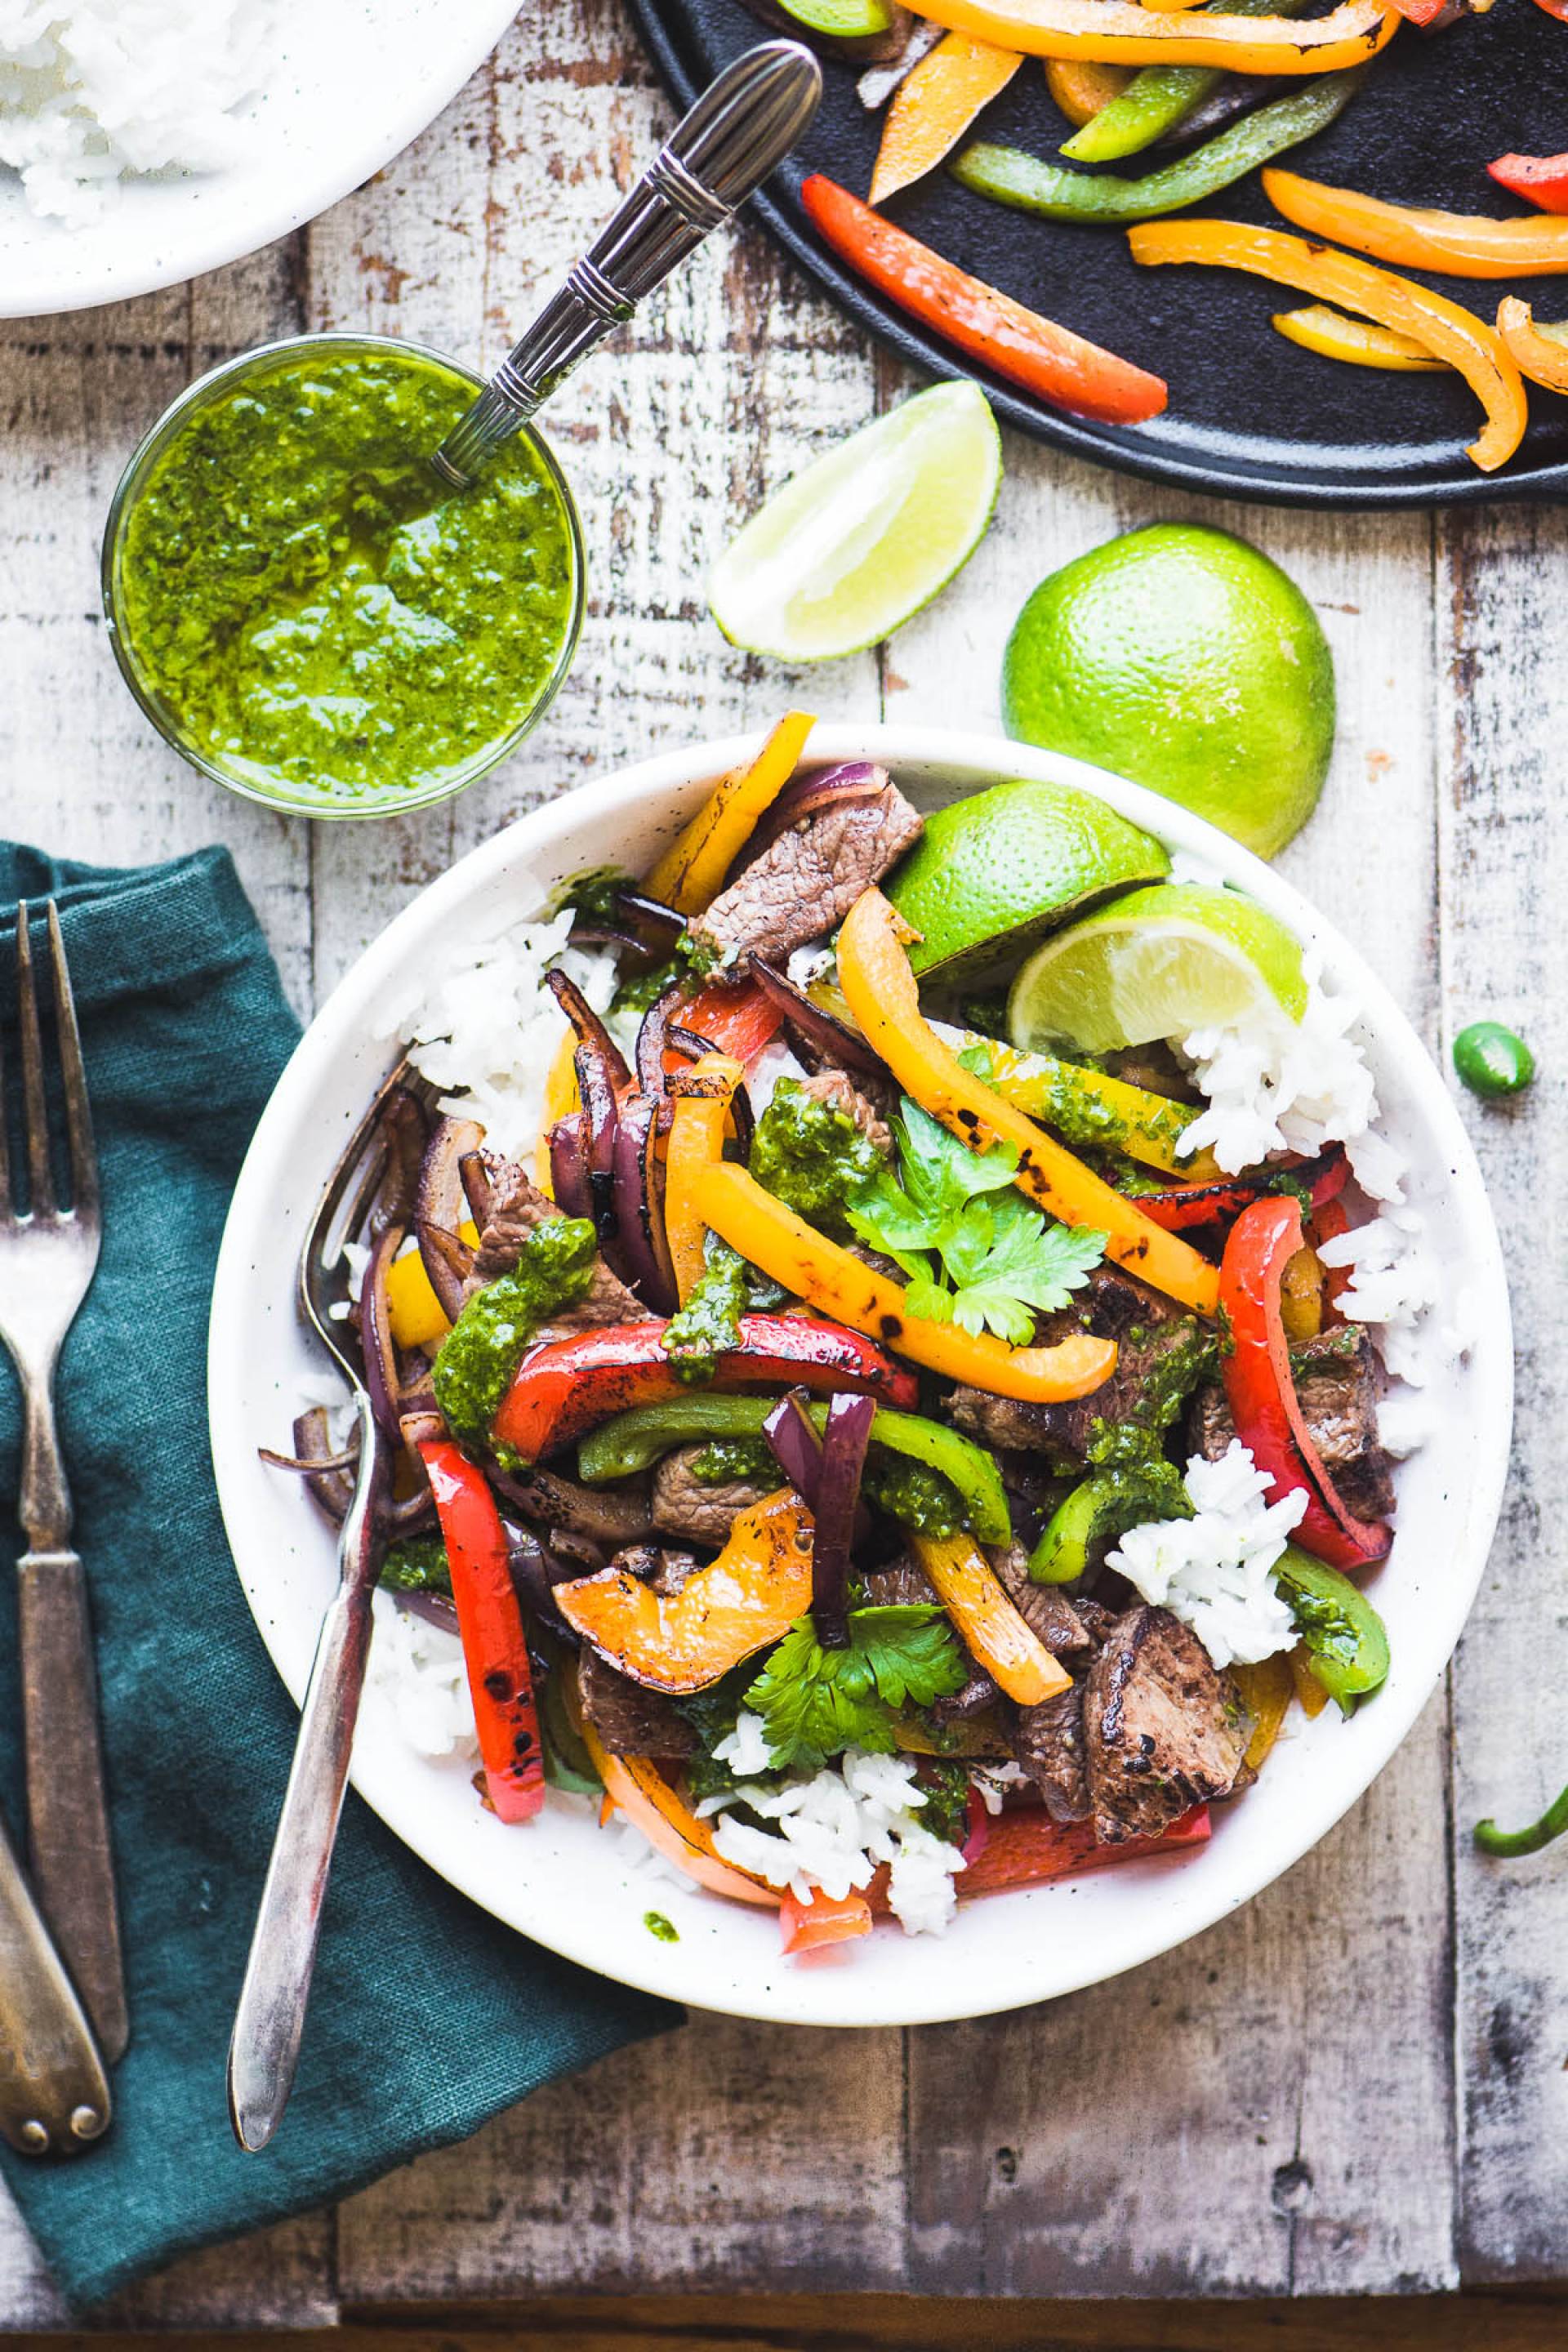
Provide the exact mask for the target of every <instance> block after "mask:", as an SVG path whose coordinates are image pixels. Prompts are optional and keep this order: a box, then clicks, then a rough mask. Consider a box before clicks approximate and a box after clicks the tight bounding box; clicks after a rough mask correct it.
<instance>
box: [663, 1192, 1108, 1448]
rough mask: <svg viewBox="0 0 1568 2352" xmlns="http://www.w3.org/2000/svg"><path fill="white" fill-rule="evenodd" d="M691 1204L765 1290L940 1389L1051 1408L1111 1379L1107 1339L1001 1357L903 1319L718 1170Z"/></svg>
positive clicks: (778, 1205) (892, 1295) (780, 1214)
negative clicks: (869, 1339)
mask: <svg viewBox="0 0 1568 2352" xmlns="http://www.w3.org/2000/svg"><path fill="white" fill-rule="evenodd" d="M698 1199H699V1202H700V1206H701V1210H702V1213H703V1215H704V1217H705V1218H706V1219H707V1221H708V1223H709V1224H710V1225H711V1227H712V1228H713V1231H714V1232H715V1233H716V1234H721V1236H722V1238H723V1239H724V1240H725V1241H727V1242H728V1243H729V1244H730V1246H731V1249H737V1250H739V1251H740V1253H741V1255H742V1257H747V1258H750V1259H751V1261H752V1265H760V1266H761V1267H762V1269H763V1273H764V1274H769V1275H772V1276H773V1280H774V1281H775V1282H782V1283H783V1284H784V1286H785V1288H786V1289H788V1290H793V1291H795V1292H796V1293H797V1294H798V1295H799V1297H802V1298H805V1299H806V1300H807V1301H809V1303H810V1304H811V1305H812V1306H813V1307H819V1308H820V1309H821V1310H822V1312H823V1313H824V1314H831V1315H832V1316H833V1317H834V1318H836V1320H837V1321H838V1322H840V1323H847V1325H848V1326H849V1328H850V1329H851V1330H855V1331H863V1332H865V1333H866V1334H867V1335H868V1336H871V1335H874V1336H875V1337H876V1338H877V1339H880V1340H882V1341H883V1342H884V1343H885V1344H886V1345H887V1346H888V1347H889V1348H893V1349H897V1351H898V1353H899V1354H900V1356H907V1357H908V1358H909V1360H910V1362H911V1363H915V1364H923V1365H924V1366H925V1368H926V1370H928V1371H932V1372H940V1373H941V1374H942V1378H943V1379H944V1380H949V1381H963V1383H964V1384H965V1385H966V1386H968V1387H971V1388H978V1389H985V1390H988V1391H990V1393H991V1394H992V1395H993V1396H1005V1397H1022V1398H1026V1399H1032V1400H1033V1401H1034V1402H1037V1403H1040V1404H1056V1403H1060V1402H1064V1401H1066V1400H1068V1399H1069V1398H1072V1397H1080V1396H1091V1395H1092V1394H1093V1392H1094V1391H1095V1390H1096V1389H1098V1388H1103V1387H1104V1385H1105V1383H1106V1381H1108V1380H1109V1379H1110V1375H1111V1373H1112V1372H1113V1371H1114V1370H1115V1369H1116V1343H1115V1341H1114V1340H1113V1339H1091V1338H1090V1337H1089V1335H1088V1334H1087V1333H1081V1332H1075V1333H1074V1334H1073V1336H1072V1337H1071V1338H1070V1339H1063V1340H1060V1341H1058V1344H1057V1345H1056V1346H1055V1347H1054V1348H1009V1347H1008V1345H1007V1343H1006V1341H1005V1340H1004V1339H994V1338H993V1337H992V1335H991V1333H990V1332H989V1331H981V1332H971V1331H965V1330H964V1329H963V1326H962V1325H961V1324H958V1323H932V1322H929V1321H927V1320H926V1319H925V1318H923V1317H921V1316H918V1315H911V1314H910V1312H909V1310H908V1308H907V1307H906V1306H905V1304H904V1292H903V1288H902V1286H901V1285H900V1284H899V1283H896V1282H891V1281H889V1278H888V1276H886V1275H885V1274H879V1273H878V1272H877V1269H876V1268H875V1267H874V1266H869V1265H862V1264H861V1262H860V1260H859V1259H858V1257H852V1256H851V1255H850V1254H849V1252H848V1251H847V1250H846V1249H840V1248H839V1246H838V1244H837V1242H830V1241H828V1240H827V1239H826V1237H825V1236H824V1235H823V1234H819V1233H817V1232H816V1230H815V1229H814V1228H813V1227H812V1226H810V1225H808V1224H807V1223H806V1222H805V1218H804V1217H797V1216H796V1215H795V1211H794V1210H793V1209H786V1208H785V1206H784V1202H782V1201H778V1200H775V1199H774V1198H773V1194H772V1193H771V1192H764V1191H763V1187H762V1186H761V1185H760V1184H759V1183H758V1182H757V1181H756V1179H755V1178H754V1177H752V1176H749V1175H748V1174H747V1173H746V1171H745V1170H744V1169H743V1168H736V1167H732V1166H731V1163H730V1162H729V1161H728V1160H725V1161H722V1162H721V1163H720V1164H719V1165H718V1166H716V1167H712V1168H710V1169H708V1170H707V1171H705V1172H704V1173H703V1174H702V1175H701V1176H700V1177H699V1178H698ZM829 1301H831V1302H832V1303H831V1305H829V1303H828V1302H829Z"/></svg>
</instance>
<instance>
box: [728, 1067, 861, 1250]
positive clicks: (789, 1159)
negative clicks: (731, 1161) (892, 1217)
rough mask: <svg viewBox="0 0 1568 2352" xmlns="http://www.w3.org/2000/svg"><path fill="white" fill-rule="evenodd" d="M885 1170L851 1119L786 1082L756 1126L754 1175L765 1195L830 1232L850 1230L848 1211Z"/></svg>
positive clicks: (794, 1082)
mask: <svg viewBox="0 0 1568 2352" xmlns="http://www.w3.org/2000/svg"><path fill="white" fill-rule="evenodd" d="M885 1166H886V1162H885V1160H883V1158H882V1155H881V1153H880V1152H879V1150H878V1149H877V1147H876V1145H875V1144H874V1143H872V1142H870V1141H869V1140H868V1138H867V1137H865V1136H863V1135H862V1134H861V1132H860V1130H859V1129H858V1127H857V1126H856V1124H855V1122H854V1120H853V1119H852V1118H847V1117H846V1115H845V1113H844V1112H843V1111H841V1110H834V1109H833V1108H832V1107H831V1106H830V1105H829V1104H827V1103H822V1102H818V1101H817V1100H816V1097H814V1096H812V1095H808V1094H804V1093H803V1092H802V1091H801V1087H800V1082H799V1080H798V1079H796V1078H781V1079H780V1080H779V1083H778V1085H777V1087H775V1088H774V1089H773V1100H772V1101H771V1102H770V1103H769V1105H768V1107H767V1108H766V1110H765V1111H764V1112H763V1115H762V1117H761V1118H760V1119H759V1120H758V1121H757V1131H756V1134H755V1136H754V1137H753V1138H752V1158H751V1171H752V1175H753V1176H754V1177H755V1179H756V1181H757V1182H758V1183H759V1184H760V1185H762V1187H763V1191H764V1192H772V1193H773V1197H774V1198H775V1200H780V1201H783V1202H784V1204H785V1206H786V1207H787V1208H791V1209H794V1210H795V1213H796V1214H797V1215H798V1216H802V1217H804V1218H805V1221H806V1223H808V1224H812V1225H818V1226H820V1227H822V1228H823V1230H824V1231H825V1232H828V1233H842V1232H845V1231H847V1226H846V1224H845V1220H844V1211H845V1208H846V1206H847V1203H848V1202H850V1201H852V1200H853V1199H854V1198H855V1196H856V1194H857V1193H858V1192H861V1191H862V1190H863V1189H864V1187H865V1185H866V1184H867V1182H868V1181H869V1179H870V1178H871V1177H873V1176H875V1175H876V1174H877V1173H878V1172H879V1170H881V1169H882V1168H883V1167H885Z"/></svg>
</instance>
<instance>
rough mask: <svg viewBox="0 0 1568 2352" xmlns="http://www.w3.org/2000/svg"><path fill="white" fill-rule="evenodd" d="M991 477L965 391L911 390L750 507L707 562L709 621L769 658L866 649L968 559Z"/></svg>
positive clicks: (970, 391) (978, 394) (976, 410)
mask: <svg viewBox="0 0 1568 2352" xmlns="http://www.w3.org/2000/svg"><path fill="white" fill-rule="evenodd" d="M1001 480H1002V436H1001V435H1000V434H999V433H998V432H997V430H996V420H995V418H994V416H993V415H992V414H991V408H990V404H989V403H988V402H987V400H986V398H985V395H984V393H983V392H982V391H981V390H980V388H979V386H978V385H977V384H973V383H941V384H938V385H937V386H936V387H935V388H934V390H932V391H931V392H922V393H918V394H916V395H915V397H914V398H913V399H912V400H906V401H905V402H904V403H903V404H902V405H901V406H900V407H898V408H895V409H892V410H890V411H889V414H888V415H886V416H879V417H878V418H877V420H876V422H875V423H874V424H872V425H862V427H861V429H860V430H859V432H858V433H852V434H851V435H850V436H849V438H848V439H847V441H841V442H839V444H838V446H837V448H833V449H829V450H827V451H826V454H825V455H824V456H822V457H818V458H817V459H816V461H815V462H814V463H813V464H812V465H809V466H808V467H806V469H805V473H804V474H797V475H796V476H795V479H794V480H793V481H790V482H786V483H785V484H784V488H783V489H782V490H778V491H775V492H774V494H773V497H772V498H771V499H769V500H768V502H767V504H766V505H765V506H763V507H761V508H759V509H758V510H757V512H756V513H755V514H754V515H753V516H752V520H751V521H750V522H749V523H747V524H746V526H745V528H744V530H742V532H741V533H740V535H739V537H738V538H736V539H734V540H733V541H731V544H730V546H729V548H728V549H727V550H726V551H725V552H724V554H722V555H721V557H720V559H719V562H717V564H716V565H715V566H714V569H713V574H712V577H711V579H710V582H709V586H708V601H709V604H710V606H711V607H712V612H713V618H714V619H715V620H716V621H717V622H718V624H719V626H720V627H721V629H722V630H723V632H724V635H726V636H727V637H728V638H729V639H730V641H731V644H732V645H737V646H745V647H746V648H747V650H748V651H749V652H751V653H758V654H774V655H776V656H778V657H779V659H780V660H781V661H792V662H800V661H833V660H836V659H837V658H838V656H841V655H844V654H853V653H858V652H860V651H861V649H862V648H863V647H864V646H874V645H877V644H879V642H880V641H881V639H882V638H883V637H885V636H887V635H888V634H889V631H890V630H893V629H896V628H899V627H900V626H901V625H902V624H903V623H904V622H905V621H908V620H911V619H912V618H913V616H914V615H915V614H917V613H918V612H919V611H920V610H921V606H922V605H924V604H930V603H931V598H932V597H933V596H934V595H935V594H936V593H937V592H938V590H939V589H941V588H943V587H945V586H946V584H947V583H948V582H949V581H950V580H951V579H952V575H953V573H954V572H957V571H958V569H959V568H960V566H961V565H962V564H963V563H964V562H967V561H968V559H969V557H970V556H971V555H972V554H973V551H974V550H975V548H976V547H977V546H978V545H979V543H980V541H981V539H982V537H983V536H984V530H985V526H986V524H987V523H988V522H989V521H990V520H991V509H992V508H993V507H994V504H995V502H996V492H997V489H998V487H999V486H1000V484H1001Z"/></svg>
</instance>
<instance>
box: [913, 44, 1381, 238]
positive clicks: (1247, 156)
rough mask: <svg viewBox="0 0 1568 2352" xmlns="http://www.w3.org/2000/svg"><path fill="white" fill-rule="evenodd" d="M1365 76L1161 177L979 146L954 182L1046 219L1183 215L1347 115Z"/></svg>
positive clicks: (1273, 109)
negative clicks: (1092, 169)
mask: <svg viewBox="0 0 1568 2352" xmlns="http://www.w3.org/2000/svg"><path fill="white" fill-rule="evenodd" d="M1362 70H1363V69H1361V68H1357V69H1356V70H1355V71H1354V72H1352V73H1336V74H1324V75H1323V76H1322V77H1321V79H1319V80H1317V81H1313V82H1309V83H1308V85H1307V87H1306V88H1305V89H1299V90H1292V91H1291V92H1290V94H1289V97H1287V98H1277V99H1273V100H1270V102H1269V104H1268V105H1267V106H1260V107H1259V108H1258V111H1257V113H1256V114H1247V115H1244V116H1243V117H1242V119H1241V121H1239V122H1232V123H1230V124H1229V125H1227V127H1226V129H1225V130H1224V131H1216V132H1215V136H1214V137H1213V138H1212V139H1208V140H1205V142H1204V144H1203V145H1202V146H1201V147H1194V149H1193V151H1192V152H1191V154H1189V155H1182V156H1179V157H1178V158H1177V160H1176V161H1175V162H1174V163H1167V164H1166V165H1165V166H1164V167H1163V170H1161V171H1158V172H1146V173H1144V174H1143V176H1142V179H1137V180H1123V179H1119V178H1117V177H1115V176H1114V175H1112V174H1109V173H1099V174H1096V173H1089V172H1071V171H1068V172H1064V171H1063V170H1062V168H1061V165H1060V164H1059V163H1042V162H1041V160H1040V159H1039V157H1038V156H1036V155H1026V154H1025V153H1024V152H1023V151H1022V150H1021V149H1020V148H1017V147H993V146H990V145H988V144H987V143H986V142H984V140H976V141H975V142H974V143H973V146H969V147H966V148H965V149H964V150H963V153H962V154H961V155H960V156H959V157H958V158H957V160H956V162H955V163H953V164H952V167H951V168H952V176H953V178H954V179H955V180H957V181H959V182H960V183H961V184H962V185H963V186H964V187H966V188H973V190H974V192H975V194H977V195H982V196H990V197H992V198H993V199H994V202H995V203H997V204H999V205H1016V207H1017V208H1018V209H1019V210H1020V211H1021V212H1027V213H1042V214H1044V215H1045V217H1046V218H1047V220H1068V221H1091V222H1092V221H1103V222H1108V223H1113V224H1120V223H1121V222H1124V221H1142V220H1153V219H1155V218H1156V217H1157V216H1158V215H1160V214H1162V213H1173V212H1179V211H1181V209H1182V207H1183V206H1184V205H1195V204H1197V203H1198V202H1199V201H1200V199H1201V198H1203V197H1205V196H1212V195H1215V194H1217V193H1218V191H1219V190H1220V189H1221V188H1228V187H1229V186H1230V185H1231V184H1232V182H1233V181H1236V180H1239V179H1242V178H1244V177H1245V176H1246V174H1247V173H1248V172H1250V171H1252V170H1253V169H1254V168H1255V167H1256V166H1257V165H1258V164H1259V163H1268V160H1269V158H1270V157H1271V156H1274V155H1282V154H1283V153H1284V152H1285V151H1286V149H1287V148H1288V147H1299V146H1300V143H1301V142H1302V140H1303V139H1310V138H1312V137H1313V136H1314V135H1315V134H1316V133H1317V132H1318V131H1321V130H1324V129H1325V128H1326V127H1327V125H1328V124H1329V123H1331V122H1332V121H1333V120H1334V118H1335V116H1336V115H1338V114H1342V112H1343V111H1344V109H1345V108H1346V106H1347V105H1348V104H1349V103H1350V100H1351V99H1352V97H1353V96H1354V94H1355V91H1356V89H1358V87H1359V86H1360V82H1361V79H1362Z"/></svg>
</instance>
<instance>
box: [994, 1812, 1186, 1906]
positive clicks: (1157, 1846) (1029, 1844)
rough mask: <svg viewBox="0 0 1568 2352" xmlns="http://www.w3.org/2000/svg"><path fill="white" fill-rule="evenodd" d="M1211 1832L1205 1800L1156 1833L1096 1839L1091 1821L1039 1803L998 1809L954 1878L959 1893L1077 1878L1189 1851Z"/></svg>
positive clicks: (1000, 1892) (1005, 1889)
mask: <svg viewBox="0 0 1568 2352" xmlns="http://www.w3.org/2000/svg"><path fill="white" fill-rule="evenodd" d="M1212 1833H1213V1830H1212V1823H1211V1822H1210V1819H1209V1809H1208V1807H1207V1806H1206V1805H1197V1806H1194V1809H1193V1811H1191V1812H1190V1813H1184V1814H1183V1815H1182V1817H1181V1819H1180V1821H1175V1822H1172V1823H1171V1826H1170V1828H1169V1829H1168V1830H1166V1831H1165V1832H1164V1833H1163V1836H1161V1837H1140V1838H1126V1839H1124V1840H1123V1842H1122V1843H1121V1844H1120V1845H1101V1844H1100V1842H1099V1840H1098V1839H1097V1838H1096V1836H1095V1834H1094V1823H1093V1822H1054V1821H1053V1820H1052V1819H1051V1817H1050V1815H1049V1813H1047V1811H1046V1810H1045V1807H1044V1806H1043V1805H1030V1806H1027V1807H1026V1808H1022V1809H1020V1810H1019V1811H1016V1812H1009V1813H1000V1814H998V1815H997V1817H996V1819H995V1820H994V1822H992V1824H991V1834H990V1836H989V1837H988V1838H987V1839H986V1841H985V1844H984V1850H983V1851H982V1852H981V1853H977V1854H976V1855H975V1856H974V1859H973V1861H972V1862H971V1863H970V1864H969V1865H968V1867H967V1868H966V1869H965V1871H964V1873H963V1876H962V1877H961V1878H960V1879H959V1881H958V1890H959V1893H960V1894H961V1895H1005V1894H1008V1893H1009V1892H1010V1891H1011V1890H1012V1889H1013V1888H1015V1887H1018V1886H1043V1885H1047V1883H1048V1881H1050V1880H1051V1879H1053V1878H1077V1877H1079V1875H1080V1874H1082V1873H1083V1872H1084V1871H1086V1870H1105V1869H1108V1868H1109V1867H1110V1864H1112V1863H1116V1862H1147V1861H1151V1860H1153V1859H1155V1858H1157V1857H1159V1856H1161V1855H1163V1854H1178V1853H1190V1852H1191V1850H1192V1849H1193V1847H1194V1846H1202V1845H1206V1844H1207V1843H1208V1842H1209V1838H1210V1836H1211V1835H1212Z"/></svg>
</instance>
